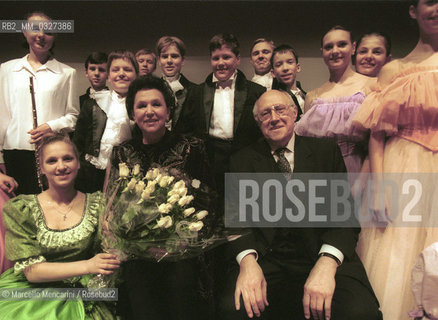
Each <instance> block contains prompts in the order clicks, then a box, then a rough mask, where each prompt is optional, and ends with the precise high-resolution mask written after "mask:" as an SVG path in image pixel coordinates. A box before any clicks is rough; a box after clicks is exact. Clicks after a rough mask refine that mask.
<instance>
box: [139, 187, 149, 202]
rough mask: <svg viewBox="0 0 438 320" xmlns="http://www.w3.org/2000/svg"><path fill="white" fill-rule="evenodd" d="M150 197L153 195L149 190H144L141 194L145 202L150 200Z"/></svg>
mask: <svg viewBox="0 0 438 320" xmlns="http://www.w3.org/2000/svg"><path fill="white" fill-rule="evenodd" d="M150 196H151V193H150V192H149V191H148V190H147V189H144V190H143V192H142V193H141V199H142V200H143V201H146V200H148V199H149V197H150Z"/></svg>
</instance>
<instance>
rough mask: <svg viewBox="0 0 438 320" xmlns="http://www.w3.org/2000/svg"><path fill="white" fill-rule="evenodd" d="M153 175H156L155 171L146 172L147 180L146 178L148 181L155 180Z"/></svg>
mask: <svg viewBox="0 0 438 320" xmlns="http://www.w3.org/2000/svg"><path fill="white" fill-rule="evenodd" d="M153 174H154V171H153V170H148V172H146V175H145V178H146V179H147V180H153V179H154V178H153Z"/></svg>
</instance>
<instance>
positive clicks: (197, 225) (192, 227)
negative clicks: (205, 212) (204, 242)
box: [189, 221, 204, 231]
mask: <svg viewBox="0 0 438 320" xmlns="http://www.w3.org/2000/svg"><path fill="white" fill-rule="evenodd" d="M203 226H204V223H203V222H202V221H197V222H192V223H191V224H189V230H190V231H199V230H201V229H202V227H203Z"/></svg>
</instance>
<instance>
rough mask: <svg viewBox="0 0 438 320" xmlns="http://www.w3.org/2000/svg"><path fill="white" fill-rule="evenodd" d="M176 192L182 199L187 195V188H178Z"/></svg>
mask: <svg viewBox="0 0 438 320" xmlns="http://www.w3.org/2000/svg"><path fill="white" fill-rule="evenodd" d="M177 192H178V195H179V196H180V197H184V196H185V195H186V194H187V188H186V187H182V188H179V189H178V190H177Z"/></svg>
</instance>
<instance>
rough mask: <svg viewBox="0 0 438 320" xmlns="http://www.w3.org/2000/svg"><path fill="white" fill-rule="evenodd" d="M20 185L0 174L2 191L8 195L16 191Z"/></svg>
mask: <svg viewBox="0 0 438 320" xmlns="http://www.w3.org/2000/svg"><path fill="white" fill-rule="evenodd" d="M17 187H18V183H17V181H15V179H14V178H12V177H10V176H8V175H6V174H3V173H0V189H2V190H3V191H4V192H6V193H11V192H12V191H14V190H15V189H17Z"/></svg>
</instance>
